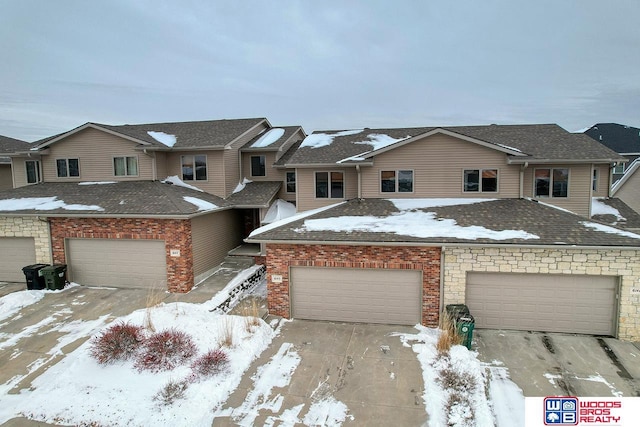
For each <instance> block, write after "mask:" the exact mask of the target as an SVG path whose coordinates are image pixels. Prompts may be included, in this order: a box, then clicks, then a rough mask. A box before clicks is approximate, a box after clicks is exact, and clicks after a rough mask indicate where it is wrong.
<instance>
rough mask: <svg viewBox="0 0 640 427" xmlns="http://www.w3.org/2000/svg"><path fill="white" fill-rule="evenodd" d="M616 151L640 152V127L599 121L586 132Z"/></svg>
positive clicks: (624, 152)
mask: <svg viewBox="0 0 640 427" xmlns="http://www.w3.org/2000/svg"><path fill="white" fill-rule="evenodd" d="M584 133H585V134H586V135H588V136H590V137H591V138H593V139H594V140H596V141H598V142H599V143H600V144H603V145H605V146H607V147H609V148H610V149H612V150H613V151H615V152H616V153H620V154H640V129H638V128H636V127H633V126H625V125H620V124H618V123H598V124H595V125H593V126H591V127H590V128H589V129H587V130H586V131H585V132H584Z"/></svg>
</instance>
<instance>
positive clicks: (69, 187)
mask: <svg viewBox="0 0 640 427" xmlns="http://www.w3.org/2000/svg"><path fill="white" fill-rule="evenodd" d="M185 198H186V199H185ZM189 200H191V201H189ZM229 207H230V204H229V203H228V202H226V201H225V200H224V199H221V198H220V197H217V196H214V195H212V194H208V193H205V192H201V191H196V190H192V189H189V188H185V187H182V186H178V185H172V184H164V183H162V182H159V181H123V182H117V183H116V182H112V183H106V182H102V183H71V182H64V183H60V182H55V183H54V182H50V183H41V184H36V185H28V186H26V187H20V188H16V189H13V190H6V191H0V215H41V216H112V217H119V216H132V217H149V216H161V217H191V216H196V215H198V214H200V213H203V212H205V211H211V212H213V211H216V210H220V209H226V208H229Z"/></svg>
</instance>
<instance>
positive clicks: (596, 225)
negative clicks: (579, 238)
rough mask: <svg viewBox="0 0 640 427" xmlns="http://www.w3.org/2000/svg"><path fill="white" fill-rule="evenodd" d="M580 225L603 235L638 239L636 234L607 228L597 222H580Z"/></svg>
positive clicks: (639, 237) (638, 236)
mask: <svg viewBox="0 0 640 427" xmlns="http://www.w3.org/2000/svg"><path fill="white" fill-rule="evenodd" d="M580 224H582V225H584V226H585V227H589V228H593V229H594V230H596V231H602V232H603V233H610V234H618V235H620V236H624V237H631V238H632V239H640V235H638V234H635V233H631V232H630V231H624V230H619V229H617V228H614V227H609V226H608V225H604V224H599V223H597V222H590V221H580Z"/></svg>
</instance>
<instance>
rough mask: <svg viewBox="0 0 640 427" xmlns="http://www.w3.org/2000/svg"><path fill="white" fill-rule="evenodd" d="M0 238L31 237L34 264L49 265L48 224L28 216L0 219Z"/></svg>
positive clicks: (44, 220) (43, 220)
mask: <svg viewBox="0 0 640 427" xmlns="http://www.w3.org/2000/svg"><path fill="white" fill-rule="evenodd" d="M0 237H33V240H34V242H35V248H36V263H38V264H51V249H50V248H51V245H50V242H49V223H48V222H47V220H46V219H38V218H34V217H29V216H24V217H22V216H16V217H0Z"/></svg>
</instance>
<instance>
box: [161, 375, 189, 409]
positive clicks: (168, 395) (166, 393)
mask: <svg viewBox="0 0 640 427" xmlns="http://www.w3.org/2000/svg"><path fill="white" fill-rule="evenodd" d="M187 388H189V383H188V382H187V381H185V380H181V381H175V380H173V379H171V380H169V382H168V383H166V384H165V385H164V387H162V389H161V390H160V391H159V392H158V393H156V395H155V396H154V397H153V400H157V401H158V402H159V403H160V404H162V405H165V406H168V405H172V404H173V402H175V401H176V400H178V399H183V398H184V395H185V393H186V391H187Z"/></svg>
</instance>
